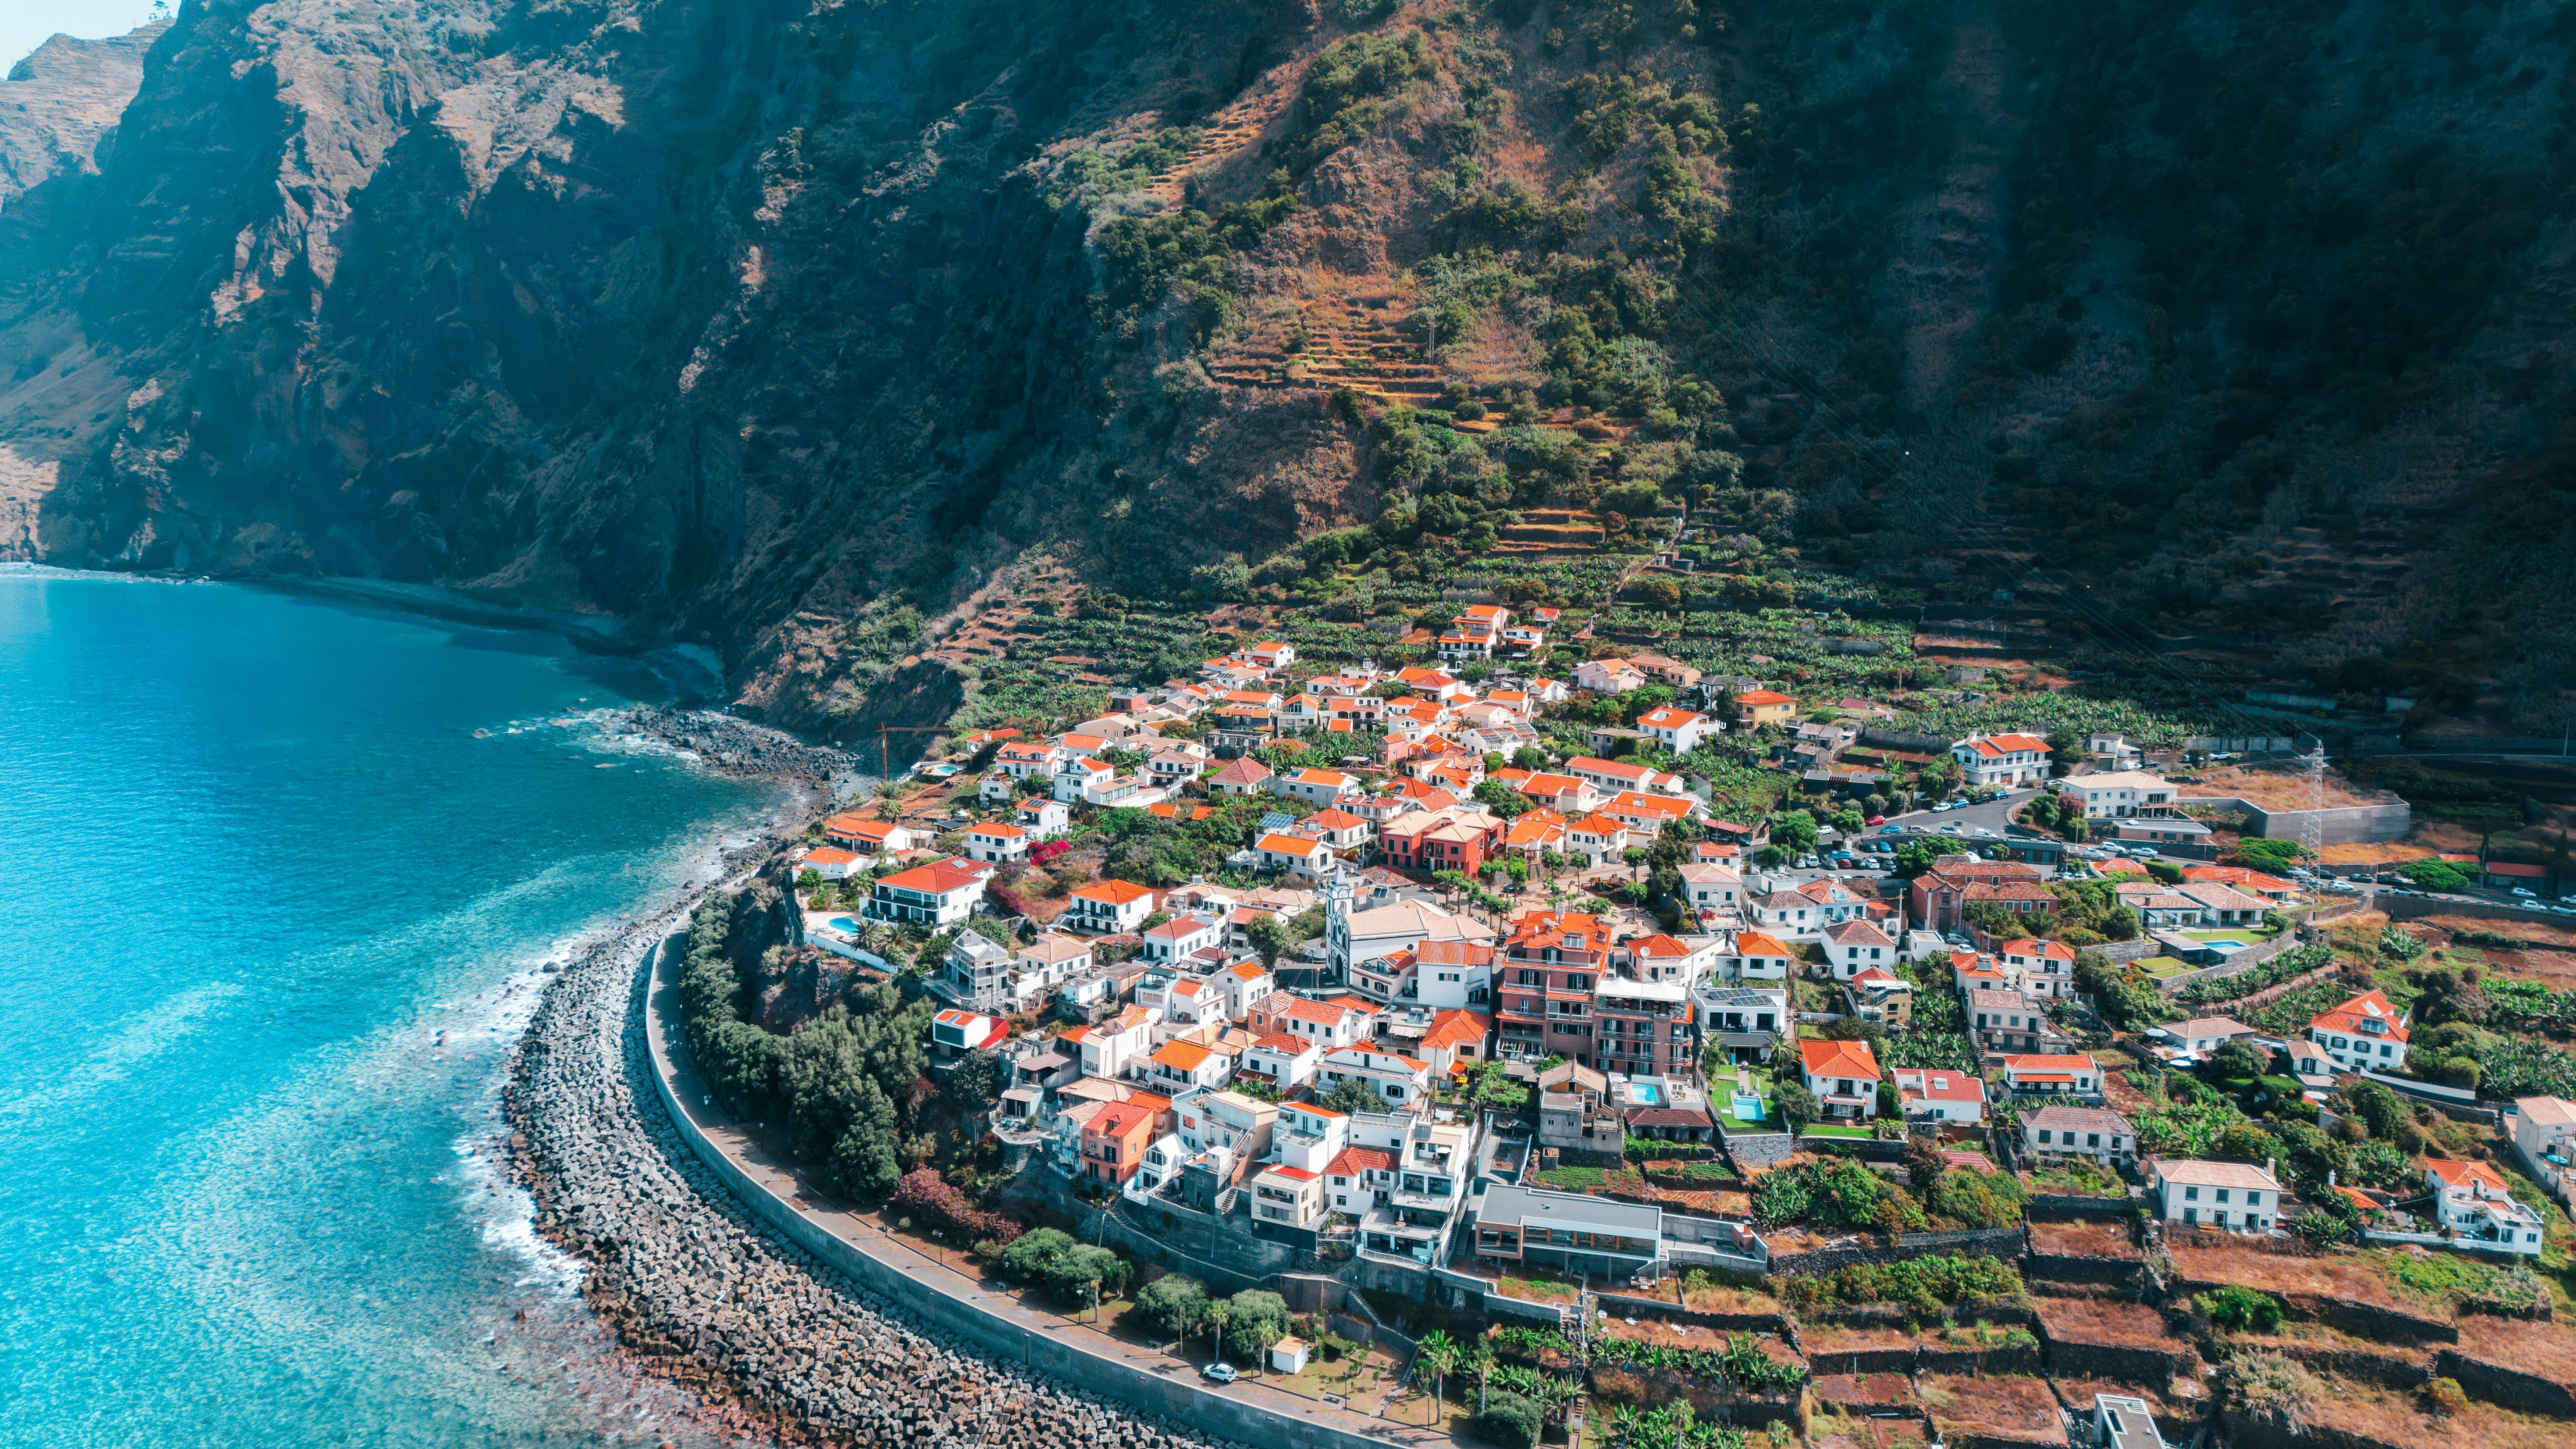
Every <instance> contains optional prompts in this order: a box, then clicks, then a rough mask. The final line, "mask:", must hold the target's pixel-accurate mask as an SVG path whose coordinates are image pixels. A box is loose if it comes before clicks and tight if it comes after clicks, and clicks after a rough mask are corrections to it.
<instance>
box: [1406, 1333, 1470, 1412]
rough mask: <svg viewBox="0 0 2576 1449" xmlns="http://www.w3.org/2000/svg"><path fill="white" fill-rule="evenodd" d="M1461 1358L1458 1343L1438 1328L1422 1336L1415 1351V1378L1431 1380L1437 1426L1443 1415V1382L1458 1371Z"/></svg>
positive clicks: (1432, 1408)
mask: <svg viewBox="0 0 2576 1449" xmlns="http://www.w3.org/2000/svg"><path fill="white" fill-rule="evenodd" d="M1461 1357H1462V1355H1461V1354H1460V1353H1459V1350H1458V1344H1457V1341H1456V1340H1454V1339H1452V1338H1450V1336H1449V1335H1448V1334H1447V1333H1446V1332H1444V1331H1442V1330H1440V1329H1437V1328H1435V1329H1433V1330H1431V1331H1430V1332H1429V1333H1426V1334H1424V1335H1422V1346H1421V1347H1420V1348H1419V1349H1417V1350H1415V1351H1414V1355H1413V1374H1414V1377H1415V1378H1416V1379H1417V1380H1419V1379H1421V1378H1423V1377H1426V1376H1427V1377H1429V1378H1430V1380H1431V1415H1432V1422H1433V1423H1435V1424H1436V1423H1438V1422H1439V1421H1440V1415H1441V1403H1440V1388H1441V1381H1442V1380H1444V1379H1446V1378H1448V1377H1449V1375H1451V1374H1453V1373H1456V1372H1457V1371H1458V1364H1459V1361H1460V1359H1461Z"/></svg>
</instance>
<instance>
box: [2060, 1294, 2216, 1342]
mask: <svg viewBox="0 0 2576 1449" xmlns="http://www.w3.org/2000/svg"><path fill="white" fill-rule="evenodd" d="M2030 1307H2031V1311H2032V1312H2034V1313H2036V1314H2038V1315H2039V1321H2040V1323H2041V1324H2042V1325H2043V1326H2044V1327H2046V1328H2047V1329H2048V1336H2049V1337H2050V1338H2052V1339H2056V1340H2059V1341H2062V1342H2065V1343H2100V1344H2114V1345H2117V1346H2119V1347H2121V1348H2153V1349H2163V1350H2167V1351H2172V1350H2177V1349H2180V1348H2182V1347H2184V1344H2183V1341H2182V1340H2181V1339H2179V1338H2176V1337H2175V1336H2174V1334H2173V1331H2172V1330H2171V1329H2169V1328H2167V1327H2166V1326H2165V1316H2164V1315H2163V1314H2161V1313H2159V1312H2157V1311H2156V1310H2154V1309H2152V1308H2149V1307H2148V1306H2146V1305H2145V1304H2143V1303H2127V1302H2122V1301H2121V1300H2119V1299H2116V1298H2034V1299H2032V1300H2031V1301H2030Z"/></svg>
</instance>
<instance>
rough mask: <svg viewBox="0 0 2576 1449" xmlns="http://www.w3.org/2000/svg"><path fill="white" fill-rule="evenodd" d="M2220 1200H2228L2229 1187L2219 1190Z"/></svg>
mask: <svg viewBox="0 0 2576 1449" xmlns="http://www.w3.org/2000/svg"><path fill="white" fill-rule="evenodd" d="M2218 1200H2219V1201H2220V1202H2225V1201H2227V1189H2225V1188H2223V1187H2222V1188H2220V1189H2219V1190H2218Z"/></svg>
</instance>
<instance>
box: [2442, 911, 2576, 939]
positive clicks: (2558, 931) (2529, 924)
mask: <svg viewBox="0 0 2576 1449" xmlns="http://www.w3.org/2000/svg"><path fill="white" fill-rule="evenodd" d="M2409 924H2412V923H2411V922H2410V923H2409ZM2423 924H2425V925H2428V926H2439V927H2441V928H2442V929H2443V930H2445V931H2449V932H2450V933H2452V934H2453V935H2457V934H2459V933H2460V932H2462V931H2501V932H2503V933H2504V934H2505V935H2508V936H2511V937H2513V938H2514V939H2515V940H2518V941H2538V942H2541V943H2543V944H2545V945H2551V946H2576V931H2571V930H2568V929H2567V928H2566V927H2564V926H2552V925H2548V924H2546V923H2544V922H2540V921H2487V920H2480V919H2479V918H2477V917H2475V916H2426V917H2424V918H2423Z"/></svg>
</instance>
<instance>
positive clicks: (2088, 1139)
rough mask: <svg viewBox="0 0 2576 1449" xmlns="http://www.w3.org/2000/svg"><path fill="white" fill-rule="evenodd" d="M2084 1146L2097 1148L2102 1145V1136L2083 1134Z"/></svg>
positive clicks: (2090, 1133)
mask: <svg viewBox="0 0 2576 1449" xmlns="http://www.w3.org/2000/svg"><path fill="white" fill-rule="evenodd" d="M2084 1145H2085V1146H2087V1147H2099V1146H2101V1145H2102V1134H2101V1133H2099V1132H2087V1133H2085V1134H2084Z"/></svg>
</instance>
